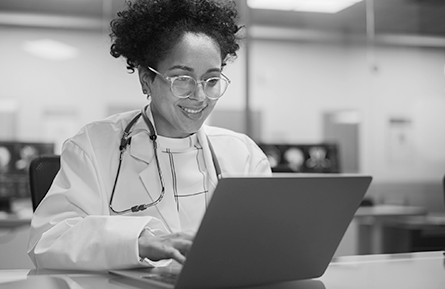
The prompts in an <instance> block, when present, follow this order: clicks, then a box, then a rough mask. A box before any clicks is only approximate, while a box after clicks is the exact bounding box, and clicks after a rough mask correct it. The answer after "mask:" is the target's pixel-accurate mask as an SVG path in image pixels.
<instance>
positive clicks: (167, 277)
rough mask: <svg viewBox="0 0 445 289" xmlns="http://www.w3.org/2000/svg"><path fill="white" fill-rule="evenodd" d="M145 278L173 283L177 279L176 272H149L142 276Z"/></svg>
mask: <svg viewBox="0 0 445 289" xmlns="http://www.w3.org/2000/svg"><path fill="white" fill-rule="evenodd" d="M142 277H143V278H145V279H150V280H155V281H159V282H162V283H168V284H172V285H174V284H175V283H176V279H178V274H177V273H169V272H163V273H149V274H145V275H143V276H142Z"/></svg>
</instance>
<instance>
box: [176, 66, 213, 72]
mask: <svg viewBox="0 0 445 289" xmlns="http://www.w3.org/2000/svg"><path fill="white" fill-rule="evenodd" d="M174 69H181V70H185V71H189V72H193V71H194V69H193V68H191V67H188V66H185V65H174V66H172V67H170V68H169V69H168V70H174ZM221 71H222V70H221V69H220V68H210V69H209V70H207V73H209V72H221Z"/></svg>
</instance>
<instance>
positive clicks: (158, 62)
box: [28, 0, 271, 270]
mask: <svg viewBox="0 0 445 289" xmlns="http://www.w3.org/2000/svg"><path fill="white" fill-rule="evenodd" d="M236 18H237V13H236V10H235V6H234V4H233V3H232V2H230V1H214V0H187V1H171V0H163V1H159V0H158V1H156V0H141V1H137V2H135V3H134V4H129V6H128V9H127V10H125V11H123V12H121V13H118V18H117V19H115V20H113V21H112V24H111V27H112V34H111V36H112V39H113V44H112V46H111V54H112V55H113V56H114V57H116V58H117V57H124V58H125V59H126V61H127V65H128V69H129V70H130V71H135V70H136V69H137V71H138V74H139V80H140V84H141V89H142V92H143V93H144V94H146V95H147V98H148V99H149V104H148V105H147V106H146V107H144V108H143V109H142V110H141V111H131V112H127V113H122V114H118V115H114V116H111V117H109V118H107V119H105V120H102V121H98V122H94V123H91V124H89V125H86V126H85V127H84V128H83V129H82V130H81V131H80V132H79V133H78V134H77V135H76V136H74V137H73V138H71V139H68V140H67V141H66V142H65V143H64V147H63V151H62V155H61V170H60V172H59V174H58V175H57V176H56V178H55V180H54V183H53V185H52V187H51V189H50V191H49V192H48V194H47V196H46V198H45V199H44V200H43V201H42V203H41V204H40V206H39V207H38V208H37V210H36V212H35V214H34V218H33V220H32V224H31V236H30V242H29V250H28V252H29V255H30V257H31V259H32V260H33V262H34V264H35V265H36V267H38V268H57V269H89V270H108V269H116V268H129V267H137V266H160V265H163V264H165V263H166V262H168V260H169V259H174V260H176V261H178V262H179V263H183V262H184V260H185V255H186V253H187V251H188V250H189V248H190V246H191V244H192V242H193V236H194V232H196V230H197V228H198V226H199V223H200V221H201V218H202V216H203V214H204V212H205V208H206V206H207V204H208V202H209V200H210V198H211V194H212V192H213V191H214V189H215V187H216V184H217V182H218V175H219V174H221V175H222V176H223V177H224V176H231V175H240V174H242V175H248V174H265V175H270V173H271V170H270V166H269V163H268V161H267V158H266V156H265V155H264V154H263V153H262V151H261V150H260V149H259V148H258V146H256V145H255V143H254V142H253V141H252V140H251V139H250V138H248V137H247V136H245V135H243V134H239V133H235V132H232V131H229V130H225V129H221V128H215V127H210V126H206V125H203V123H204V121H205V120H206V119H207V117H208V116H209V114H210V112H211V111H212V110H213V108H214V107H215V104H216V102H217V100H218V98H219V97H221V96H222V95H223V94H224V92H225V89H226V88H227V86H228V84H229V83H230V81H229V80H228V79H227V78H226V77H225V76H224V74H223V73H222V69H223V67H224V65H225V64H226V62H227V60H229V59H230V58H233V57H236V51H237V50H238V48H239V46H238V44H237V41H238V37H237V33H238V31H239V27H238V26H237V25H236ZM228 210H230V208H228Z"/></svg>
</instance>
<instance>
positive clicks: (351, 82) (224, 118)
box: [0, 0, 445, 268]
mask: <svg viewBox="0 0 445 289" xmlns="http://www.w3.org/2000/svg"><path fill="white" fill-rule="evenodd" d="M236 2H237V6H238V7H239V11H240V14H241V22H242V24H244V25H245V27H246V29H245V41H244V42H243V44H242V48H241V50H240V52H239V55H238V58H237V59H236V60H235V61H234V62H233V63H230V64H229V65H228V66H227V67H226V70H225V74H226V75H227V76H228V77H229V78H230V79H231V81H232V84H231V86H230V87H229V89H228V91H227V93H226V94H225V95H224V97H223V98H222V99H221V100H219V103H218V105H217V107H216V109H215V111H214V112H213V114H212V116H211V117H210V119H209V120H208V124H211V125H217V126H222V127H227V128H230V129H234V130H236V131H240V132H245V133H247V134H248V135H250V136H251V137H252V138H253V139H254V140H255V141H256V142H257V143H258V144H259V145H260V146H261V148H262V149H263V150H264V151H265V152H266V153H267V154H268V156H269V158H270V160H271V164H272V165H273V166H274V171H276V172H280V171H291V172H321V173H332V172H342V173H361V174H369V175H372V176H373V178H374V179H373V183H372V184H371V187H370V189H369V191H368V193H367V195H366V200H367V203H366V205H374V206H378V205H394V206H402V207H418V208H422V209H423V210H424V212H426V213H428V214H439V215H440V214H442V213H444V212H445V209H444V196H443V188H442V178H443V177H444V174H445V149H444V148H445V113H444V111H445V82H444V64H445V55H444V48H445V18H444V17H443V15H445V2H444V1H442V0H362V1H360V0H347V1H345V3H340V2H341V1H340V2H338V3H337V2H336V1H333V0H332V1H330V0H325V1H321V2H324V5H323V3H322V4H320V5H318V4H317V3H316V2H317V1H315V0H306V1H304V0H303V1H302V2H301V3H299V2H298V1H296V0H293V1H287V2H289V3H290V4H291V6H290V7H288V6H285V5H286V4H283V5H280V4H279V2H280V1H275V0H274V1H261V0H257V1H255V0H237V1H236ZM284 2H286V1H284ZM124 4H125V1H124V0H1V1H0V84H1V85H0V169H1V166H3V167H4V168H6V167H7V166H8V164H7V163H11V162H12V161H13V162H14V166H15V167H14V168H13V170H14V172H15V173H17V174H20V173H22V174H25V173H26V159H27V157H28V159H29V158H30V157H29V156H30V155H31V156H32V155H33V154H34V155H35V154H38V153H47V152H55V153H60V149H61V145H62V143H63V141H64V140H65V139H66V138H68V137H70V136H72V135H74V134H75V133H76V132H77V131H78V130H79V129H80V128H81V127H82V126H83V125H84V124H86V123H88V122H91V121H94V120H99V119H102V118H105V117H107V116H108V115H111V114H113V113H116V112H120V111H126V110H133V109H140V108H141V107H142V106H143V105H144V104H145V103H146V99H145V98H144V96H143V95H142V93H141V89H140V87H139V80H138V77H137V74H130V73H128V72H127V70H126V65H125V62H124V60H123V59H114V58H113V57H111V56H110V54H109V48H110V39H109V23H110V21H111V19H112V18H114V17H115V16H116V13H117V11H119V10H121V9H122V8H123V7H124ZM326 4H328V5H326ZM337 4H338V5H337ZM281 9H282V10H281ZM29 147H31V149H30V148H29ZM2 148H3V149H2ZM12 151H15V152H14V153H11V152H12ZM8 152H9V153H8ZM24 161H25V164H23V162H24ZM19 163H20V166H19V165H18V164H19ZM9 167H11V165H9ZM2 180H3V181H2ZM17 183H18V182H17V181H15V185H14V186H15V187H14V186H12V187H11V182H10V179H9V180H6V179H5V178H4V177H3V179H0V197H2V196H3V197H4V198H10V197H11V195H14V194H17V191H20V189H17V186H18V185H17ZM11 188H13V189H11ZM14 188H15V189H14ZM23 195H26V192H25V193H24V192H22V193H21V195H20V196H19V197H20V198H22V197H23ZM12 197H14V196H12ZM15 197H16V198H18V197H17V196H15ZM14 210H16V211H20V208H19V209H17V208H11V209H10V212H8V214H10V213H11V211H12V212H14ZM8 217H9V215H8V216H6V217H5V218H8ZM367 217H369V216H367ZM372 217H373V218H374V217H375V216H372ZM366 222H368V223H366ZM375 222H378V220H377V221H376V219H369V218H368V219H364V221H363V220H361V223H360V224H361V225H362V227H361V229H362V231H363V232H364V230H365V229H366V228H368V227H366V226H365V225H369V228H368V229H367V230H368V231H369V232H368V233H369V234H371V235H369V234H368V235H366V236H368V239H369V238H374V237H375V236H374V235H375V232H374V235H372V234H373V233H372V230H374V229H375V226H374V227H373V225H375ZM379 228H380V227H379ZM380 229H381V228H380ZM7 230H10V228H8V229H7ZM441 230H442V231H441ZM359 231H360V230H359V229H357V230H355V231H352V232H350V233H349V234H350V235H348V236H352V237H350V240H349V241H348V242H346V243H345V245H342V246H343V247H342V248H341V250H344V251H343V252H342V254H355V253H360V250H361V249H360V246H361V245H360V244H359V242H358V241H356V238H355V236H356V234H358V233H360V232H361V231H360V232H359ZM363 232H362V233H363ZM370 232H371V233H370ZM381 232H382V231H379V234H381ZM0 233H1V232H0ZM434 233H435V234H436V235H437V236H438V238H439V240H440V241H439V242H442V241H443V240H444V239H443V236H444V235H445V233H444V232H443V226H438V227H436V228H435V229H434ZM21 234H22V235H19V236H15V237H14V238H16V240H25V239H26V234H27V231H26V230H23V232H22V233H21ZM361 236H362V237H363V236H365V235H363V234H362V235H361ZM379 237H381V236H380V235H379ZM8 238H9V239H11V240H12V239H13V237H11V234H10V232H9V231H7V232H5V234H4V235H2V236H0V255H1V254H6V253H5V252H6V251H11V250H10V249H9V247H7V246H9V245H8V244H9V243H8V242H9V239H8ZM440 238H442V239H440ZM26 241H27V239H26ZM23 243H26V242H25V241H23ZM441 244H442V245H444V246H445V241H443V243H441ZM5 246H6V247H5ZM23 246H24V245H23ZM431 248H432V247H431ZM434 248H437V246H436V247H434ZM411 249H412V248H411ZM426 249H428V248H426ZM363 250H364V249H363ZM363 250H362V252H364V253H369V252H370V251H368V252H366V250H365V251H363ZM1 256H4V255H1ZM14 258H15V260H17V259H20V258H21V257H20V258H17V257H14ZM26 258H27V257H26V256H25V257H24V258H23V262H24V263H27V262H29V261H28V260H27V259H26ZM0 259H1V260H2V261H1V262H0V263H5V262H6V264H0V266H2V267H4V268H14V267H20V266H28V265H23V263H20V262H22V261H20V260H22V259H20V260H19V261H17V263H14V262H15V261H12V259H13V257H9V255H7V257H2V258H0ZM3 260H8V261H3ZM11 262H12V263H11Z"/></svg>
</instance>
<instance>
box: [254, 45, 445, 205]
mask: <svg viewBox="0 0 445 289" xmlns="http://www.w3.org/2000/svg"><path fill="white" fill-rule="evenodd" d="M374 55H375V62H374V63H370V62H369V51H368V49H367V48H366V47H365V46H363V45H360V44H357V43H339V42H337V43H326V42H314V41H311V42H309V41H287V42H283V41H281V42H279V41H267V40H255V41H254V42H253V44H252V52H251V65H252V66H251V71H252V75H251V78H252V79H251V82H252V103H253V107H254V109H257V110H260V111H261V112H262V115H263V123H264V126H263V130H262V136H263V141H266V142H295V143H313V142H320V141H323V134H322V133H323V118H322V116H323V113H324V112H330V111H355V112H358V113H359V115H361V120H360V122H359V126H360V139H359V143H360V156H359V163H360V172H361V173H366V174H371V175H372V176H373V177H374V180H373V184H372V186H371V188H370V190H369V195H368V196H369V197H371V198H373V199H374V200H375V201H376V202H378V203H383V202H384V203H388V202H389V203H400V204H406V205H425V206H427V207H428V208H429V209H430V210H432V211H443V210H444V206H443V204H444V202H443V193H442V186H441V180H442V177H443V176H444V174H445V150H444V149H443V148H444V147H445V134H444V133H443V132H444V131H445V114H444V113H442V112H443V111H445V95H444V88H445V86H444V74H443V67H444V63H445V61H444V52H443V48H441V47H439V48H421V47H409V46H406V47H403V46H383V45H380V46H377V47H376V50H375V53H374ZM371 64H372V65H371Z"/></svg>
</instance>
